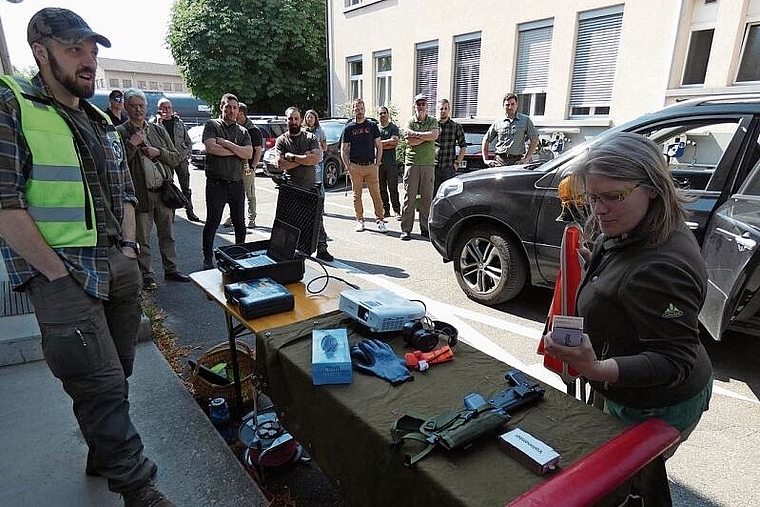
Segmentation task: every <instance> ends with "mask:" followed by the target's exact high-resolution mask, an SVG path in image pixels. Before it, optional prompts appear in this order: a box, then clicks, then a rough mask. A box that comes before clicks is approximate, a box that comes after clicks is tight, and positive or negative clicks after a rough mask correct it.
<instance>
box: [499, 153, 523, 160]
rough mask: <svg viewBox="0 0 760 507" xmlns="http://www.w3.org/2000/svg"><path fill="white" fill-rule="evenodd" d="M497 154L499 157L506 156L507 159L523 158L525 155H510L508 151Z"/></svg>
mask: <svg viewBox="0 0 760 507" xmlns="http://www.w3.org/2000/svg"><path fill="white" fill-rule="evenodd" d="M496 155H497V156H499V157H501V158H505V159H506V158H522V157H523V156H522V155H508V154H507V153H497V154H496Z"/></svg>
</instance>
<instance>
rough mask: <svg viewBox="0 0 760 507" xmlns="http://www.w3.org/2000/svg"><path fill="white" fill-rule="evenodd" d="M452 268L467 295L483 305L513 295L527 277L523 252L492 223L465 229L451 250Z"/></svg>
mask: <svg viewBox="0 0 760 507" xmlns="http://www.w3.org/2000/svg"><path fill="white" fill-rule="evenodd" d="M454 272H455V273H456V277H457V282H458V283H459V286H460V287H461V288H462V290H463V291H464V293H465V294H467V297H469V298H470V299H472V300H473V301H477V302H478V303H481V304H484V305H496V304H499V303H504V302H505V301H509V300H510V299H513V298H514V297H515V296H517V295H518V294H519V293H520V291H521V290H522V289H523V287H524V286H525V283H526V281H527V279H528V266H527V263H526V261H525V259H524V258H523V256H522V253H521V252H520V251H519V249H518V248H517V246H516V245H515V243H514V241H513V240H512V239H511V238H508V237H505V236H504V235H503V233H502V232H501V231H499V230H498V229H497V228H495V227H482V226H481V227H474V228H472V229H471V230H467V229H465V230H464V232H463V233H462V236H461V237H460V238H459V240H458V241H457V245H456V249H455V250H454Z"/></svg>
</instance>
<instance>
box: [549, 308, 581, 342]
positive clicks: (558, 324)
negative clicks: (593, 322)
mask: <svg viewBox="0 0 760 507" xmlns="http://www.w3.org/2000/svg"><path fill="white" fill-rule="evenodd" d="M582 337H583V317H573V316H570V315H555V316H553V317H552V340H554V342H555V343H559V344H560V345H564V346H566V347H577V346H578V345H580V344H581V338H582Z"/></svg>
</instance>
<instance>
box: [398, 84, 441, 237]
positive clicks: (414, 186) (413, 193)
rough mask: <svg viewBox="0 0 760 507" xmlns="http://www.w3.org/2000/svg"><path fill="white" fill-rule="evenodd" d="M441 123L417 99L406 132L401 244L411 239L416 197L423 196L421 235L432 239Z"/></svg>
mask: <svg viewBox="0 0 760 507" xmlns="http://www.w3.org/2000/svg"><path fill="white" fill-rule="evenodd" d="M440 131H441V130H440V127H439V126H438V120H437V119H436V118H434V117H432V116H430V115H429V114H427V97H426V96H425V95H423V94H421V93H420V94H418V95H416V96H415V97H414V116H412V117H411V118H409V121H408V122H407V125H406V130H404V139H406V160H405V162H404V164H405V167H404V204H403V206H402V208H401V240H402V241H409V240H410V239H412V228H413V227H414V211H415V208H416V204H417V203H416V201H417V194H419V196H420V234H421V235H422V237H423V238H427V237H430V233H429V232H428V223H427V221H428V213H430V202H431V201H432V200H433V192H434V191H435V140H436V139H438V134H439V133H440Z"/></svg>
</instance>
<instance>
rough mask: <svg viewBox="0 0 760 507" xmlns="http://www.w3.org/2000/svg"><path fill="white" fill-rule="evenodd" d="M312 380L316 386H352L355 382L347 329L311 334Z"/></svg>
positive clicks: (321, 330)
mask: <svg viewBox="0 0 760 507" xmlns="http://www.w3.org/2000/svg"><path fill="white" fill-rule="evenodd" d="M311 380H312V383H313V384H314V385H315V386H320V385H324V384H350V383H351V381H352V380H353V370H352V369H351V354H350V352H349V350H348V333H346V329H345V328H340V329H315V330H313V331H312V332H311Z"/></svg>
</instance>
